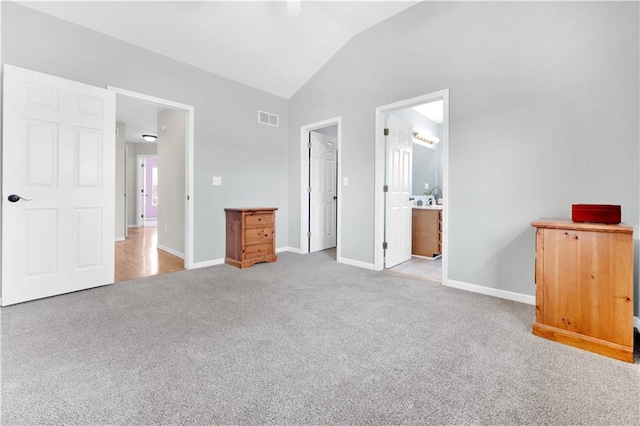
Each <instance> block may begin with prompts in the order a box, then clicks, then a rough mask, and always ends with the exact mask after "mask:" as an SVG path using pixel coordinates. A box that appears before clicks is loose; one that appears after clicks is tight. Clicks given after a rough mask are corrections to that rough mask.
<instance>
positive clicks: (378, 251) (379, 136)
mask: <svg viewBox="0 0 640 426" xmlns="http://www.w3.org/2000/svg"><path fill="white" fill-rule="evenodd" d="M438 100H442V101H443V102H442V103H443V105H442V108H443V118H442V140H441V141H440V143H441V144H442V154H443V160H442V163H443V166H442V187H443V188H442V192H443V197H444V200H445V202H444V204H443V206H442V284H446V282H447V280H448V274H449V89H444V90H440V91H437V92H433V93H428V94H426V95H422V96H417V97H415V98H410V99H405V100H402V101H398V102H394V103H392V104H387V105H382V106H379V107H376V112H375V114H376V115H375V135H376V136H375V170H374V182H375V190H374V206H375V209H374V249H373V252H374V270H376V271H382V270H383V269H384V250H383V248H382V243H383V240H384V226H385V223H384V220H385V219H384V192H383V190H382V187H383V185H384V172H385V136H384V115H385V114H387V113H389V112H391V111H394V110H398V109H405V108H411V107H414V106H417V105H422V104H426V103H429V102H434V101H438Z"/></svg>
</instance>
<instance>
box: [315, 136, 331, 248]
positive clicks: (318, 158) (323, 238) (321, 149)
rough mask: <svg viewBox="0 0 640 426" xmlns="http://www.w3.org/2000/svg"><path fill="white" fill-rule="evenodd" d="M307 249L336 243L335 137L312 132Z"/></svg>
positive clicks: (327, 246)
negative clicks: (309, 232)
mask: <svg viewBox="0 0 640 426" xmlns="http://www.w3.org/2000/svg"><path fill="white" fill-rule="evenodd" d="M309 164H310V165H311V170H310V186H311V192H310V197H309V230H310V231H311V236H310V237H309V251H310V252H314V251H318V250H325V249H328V248H331V247H335V246H336V211H337V210H336V206H337V193H336V138H334V137H331V136H326V135H323V134H320V133H316V132H311V158H310V160H309Z"/></svg>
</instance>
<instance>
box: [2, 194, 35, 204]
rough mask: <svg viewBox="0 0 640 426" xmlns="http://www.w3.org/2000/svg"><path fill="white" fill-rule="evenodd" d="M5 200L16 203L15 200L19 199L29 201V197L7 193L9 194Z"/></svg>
mask: <svg viewBox="0 0 640 426" xmlns="http://www.w3.org/2000/svg"><path fill="white" fill-rule="evenodd" d="M7 200H9V201H11V202H12V203H17V202H18V201H20V200H24V201H31V200H30V199H28V198H22V197H21V196H19V195H16V194H11V195H9V196H8V197H7Z"/></svg>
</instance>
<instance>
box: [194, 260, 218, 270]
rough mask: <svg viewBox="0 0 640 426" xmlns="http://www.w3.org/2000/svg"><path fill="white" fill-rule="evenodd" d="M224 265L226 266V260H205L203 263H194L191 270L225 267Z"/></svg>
mask: <svg viewBox="0 0 640 426" xmlns="http://www.w3.org/2000/svg"><path fill="white" fill-rule="evenodd" d="M223 264H224V258H221V259H211V260H203V261H202V262H194V263H193V265H191V269H198V268H207V267H209V266H216V265H223Z"/></svg>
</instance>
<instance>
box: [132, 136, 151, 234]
mask: <svg viewBox="0 0 640 426" xmlns="http://www.w3.org/2000/svg"><path fill="white" fill-rule="evenodd" d="M126 145H127V178H126V187H127V226H129V227H135V226H137V224H138V196H139V194H140V189H141V188H138V155H157V154H158V143H157V142H149V143H136V142H134V143H129V142H128V143H127V144H126Z"/></svg>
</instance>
